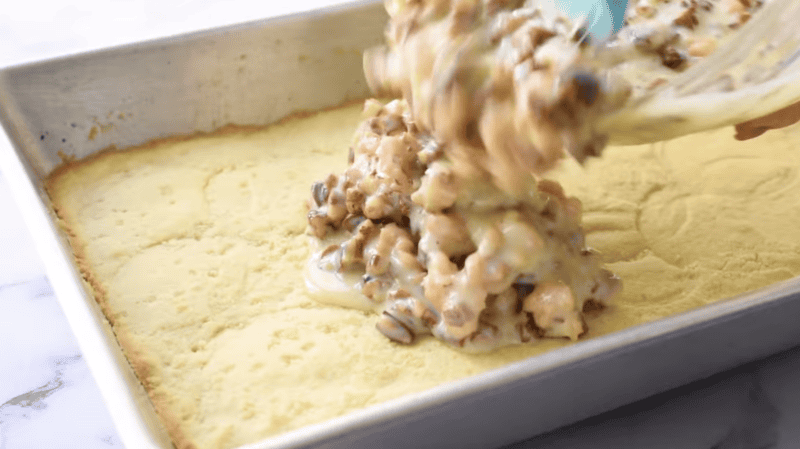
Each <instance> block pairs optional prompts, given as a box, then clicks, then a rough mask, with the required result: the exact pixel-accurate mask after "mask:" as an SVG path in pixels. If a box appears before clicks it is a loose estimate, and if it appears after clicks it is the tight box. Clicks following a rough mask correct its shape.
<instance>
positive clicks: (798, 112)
mask: <svg viewBox="0 0 800 449" xmlns="http://www.w3.org/2000/svg"><path fill="white" fill-rule="evenodd" d="M798 121H800V102H797V103H795V104H793V105H791V106H787V107H785V108H783V109H779V110H777V111H775V112H773V113H771V114H768V115H765V116H763V117H759V118H756V119H753V120H748V121H746V122H743V123H739V124H738V125H736V135H735V136H734V137H735V138H736V140H748V139H752V138H754V137H758V136H760V135H762V134H764V133H765V132H767V131H769V130H771V129H778V128H784V127H786V126H789V125H792V124H794V123H797V122H798Z"/></svg>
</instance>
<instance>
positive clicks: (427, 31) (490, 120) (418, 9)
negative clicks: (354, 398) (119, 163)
mask: <svg viewBox="0 0 800 449" xmlns="http://www.w3.org/2000/svg"><path fill="white" fill-rule="evenodd" d="M760 6H761V3H759V2H751V1H750V0H718V1H714V0H683V1H678V0H641V1H639V2H638V3H636V4H635V5H634V6H633V7H631V8H630V9H629V14H628V17H627V19H626V23H625V24H624V27H623V29H622V30H621V31H620V33H618V34H617V35H616V36H614V37H613V38H612V39H610V40H608V41H606V42H598V43H594V42H591V37H590V35H589V34H588V32H587V30H586V28H585V26H584V24H583V23H580V22H573V21H571V20H570V19H569V18H568V17H567V16H565V15H564V14H562V13H561V12H559V10H558V8H556V7H555V6H554V4H553V3H552V2H544V1H539V2H537V1H533V0H524V1H522V0H483V1H478V0H452V1H448V0H429V1H424V0H388V1H387V2H386V7H387V11H388V12H389V15H390V22H389V25H388V28H387V31H386V37H387V45H386V46H384V47H380V48H375V49H372V50H370V51H368V52H367V53H366V54H365V72H366V75H367V78H368V81H369V83H370V85H371V87H372V88H373V90H374V91H375V92H376V93H378V94H388V95H392V96H401V97H402V98H403V99H404V100H396V101H393V102H390V103H389V104H387V105H385V106H384V105H381V104H380V103H378V102H376V101H374V100H373V101H368V102H367V103H366V105H365V116H364V122H363V124H362V125H361V127H360V128H359V130H358V131H357V132H356V135H355V138H354V141H353V146H352V147H351V149H350V154H349V159H348V162H349V164H350V166H349V168H348V169H347V170H346V171H345V173H343V174H341V175H334V174H331V175H329V176H328V177H327V178H326V179H325V180H322V181H319V182H317V183H315V184H314V185H313V187H312V198H311V200H310V201H309V213H308V223H309V229H310V230H311V233H312V234H313V235H314V240H315V242H314V243H315V245H316V247H317V251H316V252H315V254H314V256H313V257H312V258H311V260H310V261H309V265H308V269H307V273H306V278H307V283H308V285H309V289H310V290H311V291H312V292H318V293H319V294H318V295H317V297H319V298H320V299H321V300H322V301H323V302H327V303H332V304H336V305H344V306H348V307H356V308H360V309H372V310H375V311H378V312H380V313H381V316H380V318H379V320H378V323H377V328H378V330H380V331H381V332H382V333H383V334H384V335H386V336H387V337H389V338H390V339H392V340H394V341H397V342H400V343H406V344H408V343H412V342H413V341H414V340H415V339H416V337H417V336H419V335H424V334H433V335H434V336H435V337H436V338H439V339H441V340H443V341H445V342H447V343H449V344H451V345H453V346H457V347H460V348H466V349H471V350H487V349H493V348H495V347H498V346H503V345H508V344H515V343H524V342H529V341H532V340H536V339H538V338H541V337H567V338H570V339H573V340H575V339H577V338H578V337H579V336H580V335H582V334H583V333H584V332H585V331H586V327H585V321H584V319H583V312H584V309H585V308H587V307H588V308H597V307H600V308H602V307H604V306H605V305H607V304H608V303H609V301H610V300H611V298H612V297H613V296H614V295H615V294H616V293H617V292H618V291H619V289H620V285H621V284H620V282H619V279H618V278H617V277H616V276H614V275H613V274H612V273H610V272H609V271H607V270H605V269H604V268H603V267H602V264H601V263H600V261H599V256H598V255H597V254H596V253H595V252H594V251H593V250H591V249H590V248H587V247H586V246H585V243H584V233H583V229H582V228H581V203H580V201H578V200H577V199H576V198H570V197H567V196H566V195H565V194H564V191H563V189H562V188H561V186H560V185H558V184H557V183H555V182H553V181H547V180H541V179H539V178H538V175H541V174H543V173H544V172H546V171H548V170H549V169H551V168H553V167H554V166H555V165H556V163H557V162H558V160H559V159H560V158H562V157H563V149H564V148H566V149H567V150H568V151H569V153H570V154H572V155H573V156H574V157H575V158H576V159H577V160H578V161H579V162H583V161H584V160H585V159H586V158H588V157H590V156H598V155H599V154H600V152H601V151H602V149H603V148H604V146H605V144H606V141H607V137H608V136H607V135H605V134H603V133H601V132H599V131H598V130H597V129H596V127H595V125H596V122H597V120H598V118H599V117H601V116H602V115H604V114H608V113H611V112H614V111H618V110H620V108H622V107H624V106H625V105H626V104H628V103H630V102H632V101H636V100H637V99H639V98H642V97H643V96H645V95H647V93H648V92H650V91H652V90H653V89H656V88H658V87H659V86H660V85H663V84H664V83H666V82H667V81H668V80H669V79H670V78H671V77H672V76H674V75H675V74H677V73H680V72H682V71H683V70H685V69H686V68H687V67H689V66H691V65H692V64H694V63H695V62H696V61H697V60H699V59H702V58H704V57H705V56H708V55H709V54H711V53H712V52H713V51H714V50H715V49H716V47H717V46H718V45H719V44H720V42H721V41H723V40H725V39H726V38H727V37H729V36H730V34H731V33H732V32H733V31H734V30H736V29H737V28H738V27H739V26H740V25H741V24H742V23H744V22H746V21H747V20H748V19H749V17H750V15H751V13H752V12H754V11H755V10H756V9H757V8H758V7H760ZM724 81H725V80H721V81H720V82H721V84H720V89H732V88H733V86H730V85H728V84H730V83H728V84H725V82H724ZM355 292H360V295H359V294H356V293H355Z"/></svg>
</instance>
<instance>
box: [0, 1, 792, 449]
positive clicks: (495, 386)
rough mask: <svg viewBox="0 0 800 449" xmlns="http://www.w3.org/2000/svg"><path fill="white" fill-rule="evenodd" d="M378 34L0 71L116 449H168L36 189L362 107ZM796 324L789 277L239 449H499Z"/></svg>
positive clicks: (728, 362)
mask: <svg viewBox="0 0 800 449" xmlns="http://www.w3.org/2000/svg"><path fill="white" fill-rule="evenodd" d="M385 21H386V15H385V12H384V10H383V6H382V2H379V1H370V2H356V3H351V4H347V5H345V6H339V7H334V8H328V9H323V10H318V11H313V12H309V13H303V14H297V15H292V16H286V17H281V18H276V19H270V20H262V21H256V22H250V23H245V24H242V25H237V26H230V27H224V28H219V29H214V30H209V31H204V32H199V33H192V34H188V35H184V36H178V37H173V38H168V39H161V40H156V41H151V42H145V43H142V44H135V45H127V46H123V47H118V48H112V49H108V50H103V51H97V52H92V53H87V54H81V55H77V56H70V57H64V58H59V59H54V60H50V61H44V62H40V63H35V64H28V65H23V66H18V67H11V68H7V69H5V70H2V71H0V121H2V124H3V127H4V129H5V131H6V133H7V135H8V138H9V139H8V140H9V143H6V142H2V141H0V164H2V168H3V172H4V173H5V175H6V177H7V179H8V181H9V183H10V186H11V190H12V193H13V194H14V196H15V197H16V198H17V200H18V202H19V206H20V208H21V210H22V213H23V216H24V218H25V220H26V222H27V224H28V226H29V227H30V230H31V233H32V234H33V236H34V240H35V242H36V245H37V249H38V251H39V252H40V254H41V256H42V259H43V260H44V263H45V266H46V268H47V272H48V276H49V278H50V281H51V282H52V284H53V287H54V289H55V291H56V293H57V296H58V299H59V301H60V304H61V306H62V308H63V310H64V313H65V315H66V317H67V319H68V321H69V322H70V325H71V326H72V329H73V331H74V333H75V336H76V338H77V340H78V342H79V344H80V346H81V349H82V350H83V353H84V356H85V359H86V361H87V363H88V365H89V367H90V369H91V370H92V373H93V375H94V377H95V380H96V381H97V384H98V385H99V387H100V390H101V392H102V394H103V396H104V398H105V400H106V403H107V405H108V409H109V412H110V413H111V416H112V418H113V420H114V422H115V424H116V427H117V431H118V432H119V435H120V438H121V439H122V441H123V443H124V445H125V446H126V447H129V448H141V449H149V448H169V447H171V443H170V440H169V438H168V436H167V434H166V431H165V429H164V428H163V426H162V424H161V423H160V421H159V420H158V418H157V417H156V415H155V413H154V411H153V408H152V405H151V404H150V402H149V399H148V397H147V395H146V393H145V392H144V389H143V388H142V386H141V384H140V383H139V381H138V380H137V379H136V377H135V376H134V375H133V372H132V370H131V369H130V367H129V365H128V363H127V361H126V359H125V357H124V356H123V354H122V352H121V349H120V347H119V345H118V343H117V341H116V339H115V338H114V335H113V333H112V332H111V329H110V327H109V325H108V323H107V321H106V320H105V318H104V317H103V315H102V313H101V312H100V310H99V308H98V306H97V304H96V302H95V300H94V299H93V297H92V295H91V290H90V289H89V287H88V286H86V285H85V283H84V282H83V281H82V278H81V275H80V273H79V271H78V269H77V267H76V266H75V264H74V262H73V259H72V257H71V251H70V248H69V245H68V243H67V240H66V238H65V236H64V235H63V234H62V233H61V231H60V230H59V227H58V224H57V218H56V217H55V216H54V215H53V213H52V212H51V209H50V207H49V201H48V198H47V195H46V193H45V191H44V188H43V179H44V178H45V177H46V176H47V174H48V173H50V172H51V171H52V170H53V169H54V168H55V167H56V166H58V165H59V164H60V163H62V161H63V159H62V158H63V157H76V158H82V157H86V156H88V155H91V154H93V153H95V152H97V151H99V150H101V149H103V148H107V147H109V146H111V145H114V146H116V147H118V148H124V147H128V146H131V145H137V144H141V143H144V142H146V141H148V140H151V139H154V138H159V137H165V136H170V135H175V134H189V133H192V132H195V131H211V130H213V129H215V128H218V127H220V126H223V125H225V124H228V123H234V124H240V125H265V124H268V123H271V122H274V121H276V120H277V119H279V118H281V117H284V116H286V115H287V114H289V113H291V112H293V111H296V110H314V109H319V108H323V107H327V106H332V105H336V104H339V103H342V102H343V101H346V100H348V99H355V98H363V97H366V96H368V95H369V92H368V89H367V88H366V85H365V81H364V79H363V75H362V69H361V51H362V50H363V49H364V48H367V47H369V46H372V45H375V44H376V43H379V42H380V41H381V40H382V30H383V27H384V24H385ZM798 316H800V278H795V279H792V280H789V281H786V282H782V283H778V284H775V285H772V286H770V287H768V288H764V289H761V290H758V291H754V292H751V293H747V294H744V295H740V296H738V297H735V298H732V299H730V300H727V301H723V302H719V303H716V304H713V305H710V306H707V307H703V308H701V309H698V310H694V311H691V312H688V313H683V314H680V315H677V316H673V317H670V318H667V319H662V320H659V321H656V322H652V323H648V324H644V325H640V326H636V327H633V328H630V329H627V330H624V331H621V332H617V333H615V334H611V335H607V336H604V337H600V338H595V339H592V340H588V341H582V342H579V343H577V344H575V345H572V346H570V347H566V348H563V349H558V350H555V351H552V352H549V353H546V354H543V355H540V356H537V357H533V358H531V359H528V360H524V361H520V362H517V363H513V364H511V365H508V366H506V367H504V368H501V369H497V370H494V371H490V372H487V373H484V374H480V375H477V376H473V377H470V378H467V379H463V380H460V381H456V382H451V383H448V384H445V385H441V386H439V387H436V388H433V389H430V390H428V391H425V392H422V393H418V394H413V395H409V396H406V397H402V398H399V399H396V400H393V401H389V402H386V403H383V404H379V405H376V406H373V407H370V408H368V409H365V410H361V411H358V412H355V413H351V414H349V415H347V416H343V417H339V418H336V419H332V420H330V421H327V422H324V423H320V424H317V425H312V426H307V427H305V428H302V429H299V430H296V431H293V432H290V433H287V434H283V435H280V436H277V437H274V438H271V439H268V440H265V441H261V442H258V443H255V444H252V445H249V446H247V448H250V449H255V448H267V447H280V448H288V447H325V448H328V447H330V448H333V447H346V448H375V447H420V448H422V447H431V448H440V447H459V448H471V447H474V448H490V447H499V446H502V445H505V444H509V443H513V442H515V441H519V440H523V439H525V438H527V437H530V436H533V435H536V434H539V433H542V432H545V431H548V430H552V429H554V428H557V427H559V426H563V425H566V424H569V423H573V422H576V421H578V420H581V419H583V418H586V417H589V416H592V415H595V414H598V413H601V412H603V411H606V410H609V409H612V408H614V407H618V406H621V405H623V404H626V403H629V402H632V401H635V400H638V399H641V398H644V397H646V396H649V395H653V394H655V393H658V392H662V391H665V390H667V389H670V388H673V387H676V386H679V385H682V384H685V383H688V382H690V381H693V380H696V379H699V378H702V377H706V376H708V375H711V374H713V373H715V372H719V371H721V370H725V369H728V368H731V367H733V366H736V365H739V364H742V363H744V362H747V361H750V360H753V359H756V358H760V357H764V356H766V355H768V354H772V353H775V352H778V351H781V350H784V349H788V348H790V347H792V346H794V345H797V344H800V326H798V325H797V317H798Z"/></svg>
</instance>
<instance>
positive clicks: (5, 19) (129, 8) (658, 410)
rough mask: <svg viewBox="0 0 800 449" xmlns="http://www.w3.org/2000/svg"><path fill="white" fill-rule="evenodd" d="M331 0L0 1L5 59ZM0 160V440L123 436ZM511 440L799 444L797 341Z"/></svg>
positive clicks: (539, 443) (711, 448) (6, 444)
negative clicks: (596, 413) (607, 409)
mask: <svg viewBox="0 0 800 449" xmlns="http://www.w3.org/2000/svg"><path fill="white" fill-rule="evenodd" d="M7 3H8V2H7ZM330 3H336V1H335V0H293V1H292V2H273V1H263V2H249V1H243V0H228V1H221V0H181V1H175V2H172V3H169V2H159V1H155V0H107V1H99V0H78V1H73V2H70V3H69V4H68V5H67V4H66V3H65V2H57V1H44V0H29V1H25V2H10V4H5V5H4V6H3V7H2V11H0V43H2V51H0V67H5V66H8V65H12V64H19V63H24V62H29V61H35V60H40V59H44V58H49V57H54V56H60V55H66V54H71V53H75V52H79V51H86V50H91V49H96V48H102V47H107V46H111V45H118V44H123V43H129V42H136V41H140V40H143V39H150V38H155V37H162V36H168V35H174V34H178V33H182V32H186V31H193V30H198V29H203V28H208V27H212V26H217V25H224V24H230V23H236V22H241V21H245V20H250V19H254V18H262V17H268V16H271V15H277V14H283V13H288V12H293V11H301V10H307V9H311V8H314V7H318V6H320V5H323V4H330ZM6 144H7V141H6V137H5V135H4V134H3V133H2V130H0V145H6ZM2 170H3V167H0V449H23V448H32V449H33V448H36V449H39V448H54V449H59V448H109V447H111V448H121V447H123V445H122V442H121V441H120V439H119V437H118V436H117V433H116V431H115V429H114V424H113V423H112V421H111V418H110V416H109V414H108V411H107V409H106V406H105V404H104V403H103V400H102V397H101V396H100V393H99V391H98V389H97V386H96V384H95V382H94V379H93V378H92V375H91V373H90V372H89V371H88V369H87V366H86V364H85V362H84V361H83V358H82V355H81V351H80V349H79V348H78V346H77V343H76V342H75V339H74V337H73V335H72V332H71V330H70V328H69V326H68V325H67V322H66V320H65V318H64V315H63V313H62V311H61V309H60V307H59V305H58V302H57V300H56V298H55V296H54V294H53V291H52V289H51V287H50V284H49V283H48V279H47V276H46V275H45V272H44V268H43V266H42V263H41V261H40V258H39V255H38V254H37V253H36V251H35V250H34V247H33V243H32V241H31V236H30V235H29V233H28V231H27V229H26V227H25V225H24V223H23V221H22V218H21V217H20V215H19V211H18V209H17V206H16V205H15V204H14V202H13V199H12V198H11V194H10V192H9V189H8V185H7V183H6V180H5V178H4V177H3V175H2ZM512 447H514V448H534V447H535V448H547V449H551V448H552V449H556V448H564V449H566V448H575V449H584V448H585V449H589V448H615V449H616V448H620V449H623V448H631V449H658V448H664V449H690V448H698V449H768V448H769V449H797V448H800V348H796V349H794V350H790V351H787V352H784V353H781V354H777V355H775V356H772V357H769V358H767V359H763V360H760V361H757V362H753V363H750V364H747V365H744V366H741V367H739V368H736V369H733V370H730V371H727V372H724V373H720V374H718V375H716V376H713V377H711V378H708V379H705V380H703V381H699V382H695V383H693V384H690V385H687V386H684V387H681V388H678V389H675V390H672V391H669V392H667V393H664V394H661V395H658V396H655V397H652V398H649V399H646V400H643V401H640V402H638V403H635V404H632V405H629V406H626V407H623V408H620V409H617V410H614V411H612V412H609V413H606V414H603V415H600V416H597V417H594V418H590V419H588V420H585V421H583V422H581V423H578V424H576V425H573V426H570V427H567V428H564V429H560V430H559V431H556V432H552V433H550V434H547V435H542V436H539V437H535V438H533V439H531V440H528V441H525V442H521V443H519V444H517V445H513V446H512Z"/></svg>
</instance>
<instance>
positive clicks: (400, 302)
mask: <svg viewBox="0 0 800 449" xmlns="http://www.w3.org/2000/svg"><path fill="white" fill-rule="evenodd" d="M364 112H365V119H364V121H363V123H362V124H361V126H360V127H359V129H358V131H357V132H356V135H355V138H354V142H353V146H352V148H351V151H350V155H349V163H350V166H349V168H348V169H347V170H346V171H345V172H344V173H343V174H342V175H339V176H337V175H333V174H332V175H329V176H328V177H327V178H325V179H324V180H321V181H318V182H317V183H315V184H314V185H313V186H312V188H311V199H310V200H309V213H308V223H309V229H310V232H311V233H312V234H313V237H312V240H313V243H314V245H315V247H316V251H315V253H314V255H313V256H312V258H311V259H310V261H309V264H308V267H307V271H306V279H307V283H308V284H309V289H310V291H312V292H317V294H316V297H318V298H320V300H321V301H322V302H326V303H330V304H335V305H344V306H347V307H355V308H359V309H366V310H370V309H371V310H375V311H377V312H380V313H381V315H380V318H379V319H378V322H377V328H378V330H379V331H380V332H382V333H383V334H384V335H386V336H387V337H388V338H390V339H392V340H394V341H396V342H399V343H406V344H409V343H412V342H413V341H414V340H415V339H416V338H417V337H418V336H420V335H425V334H433V335H434V336H435V337H436V338H439V339H441V340H443V341H445V342H447V343H449V344H451V345H453V346H456V347H459V348H464V349H467V350H476V351H481V350H489V349H493V348H496V347H498V346H504V345H509V344H516V343H524V342H529V341H533V340H537V339H539V338H541V337H566V338H570V339H573V340H575V339H577V338H578V337H579V336H580V335H582V334H583V333H584V332H585V331H586V327H585V323H584V319H583V311H584V308H586V307H589V308H597V307H603V306H605V305H607V304H608V303H609V301H610V299H611V298H612V297H613V295H614V294H615V293H616V292H617V291H618V290H619V287H620V283H619V280H618V279H617V278H616V277H615V276H614V275H613V274H611V273H610V272H609V271H607V270H605V269H603V268H602V266H601V265H602V264H601V262H600V259H599V255H598V254H597V253H596V252H594V251H592V250H591V249H589V248H587V247H586V246H585V242H584V233H583V230H582V229H581V226H580V215H581V203H580V201H578V200H577V199H576V198H570V197H567V196H566V195H565V194H564V191H563V189H562V188H561V187H560V185H558V184H557V183H556V182H554V181H547V180H540V181H538V182H537V181H536V180H534V179H533V178H530V179H529V183H528V188H527V190H526V191H525V192H522V193H519V194H517V195H510V194H509V193H507V192H505V191H503V190H502V189H500V188H498V187H497V186H496V185H495V184H494V183H493V182H492V181H491V178H490V177H488V176H486V175H485V174H480V173H475V174H473V175H472V176H470V177H465V176H463V175H462V174H459V173H457V172H456V170H454V168H453V165H454V164H453V163H452V161H451V160H450V158H449V157H448V152H447V150H446V149H445V147H444V145H443V144H439V143H436V142H435V141H434V140H432V139H431V138H430V137H429V136H427V135H426V134H424V133H422V132H420V130H419V128H418V127H417V126H416V125H415V122H414V121H413V120H412V118H411V115H410V113H409V110H408V107H407V104H406V103H405V102H404V101H402V100H395V101H392V102H390V103H388V104H386V105H381V104H380V103H379V102H377V101H375V100H370V101H367V103H366V105H365V111H364Z"/></svg>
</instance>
